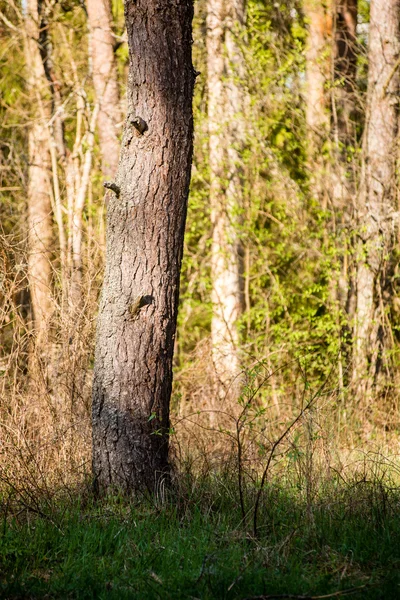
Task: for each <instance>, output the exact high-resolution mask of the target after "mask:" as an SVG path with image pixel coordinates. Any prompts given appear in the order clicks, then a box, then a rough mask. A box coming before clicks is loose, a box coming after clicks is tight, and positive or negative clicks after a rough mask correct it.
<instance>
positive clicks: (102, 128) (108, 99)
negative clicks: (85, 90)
mask: <svg viewBox="0 0 400 600" xmlns="http://www.w3.org/2000/svg"><path fill="white" fill-rule="evenodd" d="M86 6H87V11H88V17H89V26H90V31H91V48H92V60H93V84H94V89H95V92H96V98H97V102H98V104H99V115H98V134H99V141H100V150H101V157H102V165H101V166H102V173H103V175H104V177H105V179H111V178H113V177H114V176H115V173H116V172H117V167H118V159H119V139H118V124H119V123H120V121H121V110H120V99H119V90H118V79H117V65H116V62H115V57H114V42H115V38H114V37H113V33H112V27H111V25H112V15H111V5H110V0H87V3H86Z"/></svg>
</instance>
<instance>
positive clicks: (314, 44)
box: [304, 0, 332, 160]
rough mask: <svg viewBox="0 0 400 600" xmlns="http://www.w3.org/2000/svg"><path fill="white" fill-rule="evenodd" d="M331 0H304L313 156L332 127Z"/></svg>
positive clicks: (310, 142) (307, 90)
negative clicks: (329, 88) (306, 22)
mask: <svg viewBox="0 0 400 600" xmlns="http://www.w3.org/2000/svg"><path fill="white" fill-rule="evenodd" d="M331 2H332V0H327V1H326V2H323V1H321V0H305V1H304V12H305V16H306V18H307V20H308V43H307V50H306V81H307V86H306V122H307V130H308V137H309V145H310V158H311V160H313V159H314V158H315V157H316V156H317V155H319V154H320V152H321V147H322V145H323V143H324V142H325V141H326V140H327V139H328V137H329V131H330V92H329V90H328V88H327V82H328V81H330V80H331V49H332V40H331V36H332V7H331Z"/></svg>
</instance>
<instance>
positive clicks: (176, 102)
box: [93, 0, 195, 493]
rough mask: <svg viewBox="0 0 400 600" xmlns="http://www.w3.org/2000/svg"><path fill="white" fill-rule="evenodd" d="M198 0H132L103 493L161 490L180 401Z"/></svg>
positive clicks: (99, 357)
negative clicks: (180, 315) (180, 316)
mask: <svg viewBox="0 0 400 600" xmlns="http://www.w3.org/2000/svg"><path fill="white" fill-rule="evenodd" d="M192 18H193V6H192V0H176V1H175V2H168V3H166V2H164V1H161V0H127V2H126V3H125V19H126V25H127V31H128V43H129V56H130V65H129V80H128V116H127V119H126V122H125V126H124V134H123V140H122V150H121V158H120V163H119V167H118V173H117V176H116V181H115V182H112V183H110V184H109V185H110V187H111V189H112V190H113V192H114V193H113V195H112V197H111V199H110V201H109V206H108V215H107V257H106V271H105V277H104V285H103V293H102V299H101V304H100V312H99V318H98V327H97V341H96V358H95V368H94V384H93V472H94V477H95V481H96V485H97V486H98V488H100V489H104V488H108V487H110V486H118V487H122V488H123V489H125V490H127V491H131V492H133V493H135V492H137V491H138V490H141V491H143V489H148V490H154V489H157V486H158V485H159V484H160V481H161V480H162V479H163V478H164V477H165V474H166V473H167V472H168V435H169V401H170V395H171V385H172V357H173V348H174V337H175V329H176V318H177V308H178V297H179V275H180V267H181V259H182V249H183V236H184V227H185V219H186V207H187V196H188V190H189V181H190V166H191V158H192V128H193V119H192V94H193V85H194V79H195V72H194V70H193V67H192V59H191V43H192V29H191V24H192Z"/></svg>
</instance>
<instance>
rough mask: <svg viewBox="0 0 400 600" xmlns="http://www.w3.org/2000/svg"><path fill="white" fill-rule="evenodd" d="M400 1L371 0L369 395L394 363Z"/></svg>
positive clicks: (358, 335) (359, 382)
mask: <svg viewBox="0 0 400 600" xmlns="http://www.w3.org/2000/svg"><path fill="white" fill-rule="evenodd" d="M399 55H400V2H399V0H371V12H370V29H369V51H368V60H369V68H368V91H367V109H366V113H367V114H366V125H365V133H364V147H363V166H362V179H361V185H360V192H359V199H358V229H357V232H358V237H359V239H360V244H359V248H358V250H359V252H358V257H357V258H358V269H357V308H356V323H355V340H354V365H353V380H354V383H355V385H356V386H357V389H358V391H359V399H360V401H362V400H363V399H365V398H367V397H368V395H369V393H370V391H371V389H372V387H373V386H374V384H376V383H378V380H377V377H378V375H379V373H381V372H382V371H383V370H385V369H387V367H388V362H387V361H388V356H387V353H386V351H387V350H388V349H390V347H391V329H390V323H389V322H388V310H389V309H390V305H391V301H392V298H393V289H392V285H393V281H392V280H393V273H394V267H395V260H396V259H395V253H394V249H395V243H396V231H397V228H398V222H397V221H398V219H397V216H396V211H397V199H396V186H395V184H396V170H395V167H396V157H397V135H398V118H399V116H398V106H397V98H398V96H399V92H400V71H399V68H398V67H399V62H398V61H399Z"/></svg>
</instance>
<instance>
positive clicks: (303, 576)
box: [0, 469, 400, 600]
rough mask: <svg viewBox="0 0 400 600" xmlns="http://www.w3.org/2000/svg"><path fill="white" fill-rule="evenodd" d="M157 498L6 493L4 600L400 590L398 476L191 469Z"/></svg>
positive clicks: (0, 531) (381, 594)
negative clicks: (250, 474) (252, 479)
mask: <svg viewBox="0 0 400 600" xmlns="http://www.w3.org/2000/svg"><path fill="white" fill-rule="evenodd" d="M177 487H178V489H175V490H174V491H168V492H166V493H164V497H163V498H162V499H161V498H159V499H158V500H156V501H154V500H153V501H151V500H150V499H141V501H140V502H139V501H137V502H133V501H132V500H131V501H129V500H127V499H126V498H123V497H117V496H114V497H109V498H107V499H103V500H101V501H97V502H96V501H95V500H94V499H93V497H92V496H91V493H90V491H88V490H86V491H85V489H80V491H78V492H73V491H71V490H69V491H68V493H66V491H65V490H64V491H63V492H62V493H58V494H57V493H54V495H49V494H47V496H46V495H45V496H43V497H42V498H39V497H36V498H34V497H33V496H32V495H30V494H28V493H26V490H25V493H24V494H22V495H18V493H17V492H16V490H14V492H13V493H12V494H11V495H8V496H7V495H6V494H5V493H4V495H3V497H2V498H1V505H0V506H1V507H2V519H1V521H0V596H1V598H7V599H17V598H20V599H22V598H24V599H28V598H82V599H83V598H85V599H86V598H88V599H89V598H96V599H97V598H99V599H103V598H104V599H125V598H126V599H128V598H138V599H139V598H140V599H147V598H148V599H153V598H154V599H161V598H162V599H171V600H172V599H173V600H175V599H176V600H178V599H196V598H198V599H201V600H206V599H214V598H215V599H221V600H222V599H241V600H243V599H255V598H259V599H262V598H263V599H264V598H295V599H296V598H299V599H300V598H303V599H305V598H307V599H310V598H319V599H322V598H341V597H346V598H347V597H351V598H354V599H363V600H364V599H365V600H367V599H378V598H380V599H384V600H390V599H392V598H393V599H398V598H400V488H399V486H398V485H396V484H395V483H394V479H393V478H392V477H391V475H390V474H388V473H386V474H385V475H384V476H378V475H377V474H376V473H375V475H374V474H373V473H372V472H371V473H370V474H369V475H368V474H366V473H364V475H362V476H360V475H359V474H358V475H354V476H352V477H349V478H347V479H346V478H345V477H343V476H342V475H340V476H339V475H338V474H335V473H333V474H332V475H331V476H330V477H329V478H327V479H325V481H324V482H323V483H319V484H318V485H316V484H315V485H313V484H312V482H311V481H310V480H307V479H304V478H303V479H302V480H300V478H299V477H298V476H296V475H295V474H294V473H293V474H290V475H289V476H287V477H282V476H279V477H275V478H274V479H272V480H271V481H270V482H269V483H268V484H267V485H266V486H265V488H264V489H263V492H262V494H261V497H260V498H261V503H260V509H259V511H258V514H257V528H256V529H257V536H256V537H255V536H254V526H253V525H254V502H255V498H256V496H257V489H256V488H255V487H254V486H253V488H252V487H251V485H250V484H249V480H247V484H246V485H245V486H244V488H243V490H242V491H243V502H244V505H245V512H246V518H245V519H243V516H242V510H241V507H240V500H239V495H238V485H237V479H236V476H235V474H234V473H233V472H232V471H229V469H227V470H225V472H224V473H220V474H210V473H208V474H207V475H205V476H197V477H195V476H194V475H192V474H187V473H186V474H181V475H180V479H179V480H178V486H177Z"/></svg>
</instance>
